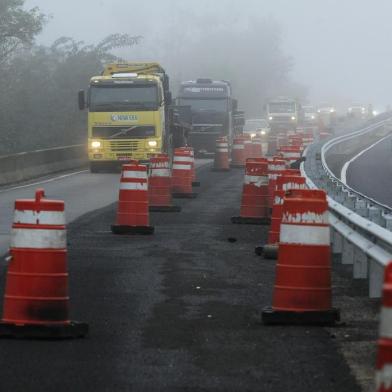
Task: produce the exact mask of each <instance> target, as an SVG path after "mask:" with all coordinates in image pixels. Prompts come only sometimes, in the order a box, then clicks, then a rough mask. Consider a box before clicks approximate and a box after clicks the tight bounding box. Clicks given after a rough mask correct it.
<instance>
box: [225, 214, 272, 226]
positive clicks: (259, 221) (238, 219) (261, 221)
mask: <svg viewBox="0 0 392 392" xmlns="http://www.w3.org/2000/svg"><path fill="white" fill-rule="evenodd" d="M231 223H236V224H240V225H269V224H270V223H271V218H268V217H264V218H245V217H242V216H232V217H231Z"/></svg>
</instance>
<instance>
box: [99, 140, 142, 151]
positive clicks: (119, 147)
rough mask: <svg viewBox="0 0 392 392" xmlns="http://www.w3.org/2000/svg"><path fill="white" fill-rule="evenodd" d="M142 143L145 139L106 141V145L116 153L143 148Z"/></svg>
mask: <svg viewBox="0 0 392 392" xmlns="http://www.w3.org/2000/svg"><path fill="white" fill-rule="evenodd" d="M142 143H143V141H138V140H108V141H106V142H105V147H107V148H108V149H109V150H110V151H111V152H115V153H118V152H130V151H137V150H139V149H141V148H143V145H142Z"/></svg>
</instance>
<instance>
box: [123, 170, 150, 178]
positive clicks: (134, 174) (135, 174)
mask: <svg viewBox="0 0 392 392" xmlns="http://www.w3.org/2000/svg"><path fill="white" fill-rule="evenodd" d="M122 176H123V178H147V171H131V170H125V171H123V174H122Z"/></svg>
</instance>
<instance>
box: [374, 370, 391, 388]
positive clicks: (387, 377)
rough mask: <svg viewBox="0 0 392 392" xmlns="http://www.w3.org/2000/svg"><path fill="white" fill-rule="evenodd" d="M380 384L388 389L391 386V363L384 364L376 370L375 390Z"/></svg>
mask: <svg viewBox="0 0 392 392" xmlns="http://www.w3.org/2000/svg"><path fill="white" fill-rule="evenodd" d="M381 386H383V387H384V389H386V390H388V389H390V388H392V364H391V365H390V364H385V365H384V366H383V367H382V369H380V370H376V390H377V391H378V390H380V388H381Z"/></svg>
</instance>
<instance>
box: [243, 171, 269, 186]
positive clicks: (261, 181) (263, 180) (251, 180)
mask: <svg viewBox="0 0 392 392" xmlns="http://www.w3.org/2000/svg"><path fill="white" fill-rule="evenodd" d="M244 183H245V184H246V185H249V184H252V185H254V186H257V187H260V186H262V185H268V176H250V175H248V174H247V175H245V177H244Z"/></svg>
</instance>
